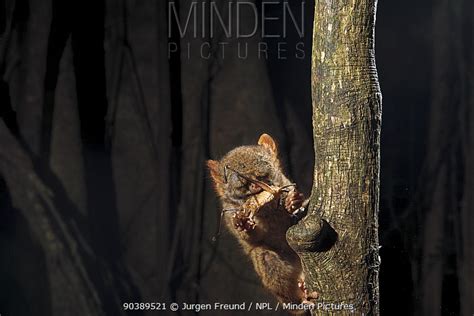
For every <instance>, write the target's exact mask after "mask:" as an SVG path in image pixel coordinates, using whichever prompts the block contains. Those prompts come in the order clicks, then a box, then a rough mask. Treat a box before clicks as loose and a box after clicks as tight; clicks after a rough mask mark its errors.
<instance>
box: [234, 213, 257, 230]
mask: <svg viewBox="0 0 474 316" xmlns="http://www.w3.org/2000/svg"><path fill="white" fill-rule="evenodd" d="M232 218H233V221H234V226H235V228H236V229H238V230H239V231H250V230H253V229H254V228H255V221H254V220H253V218H251V217H250V216H249V215H248V214H246V213H245V212H242V211H239V212H236V213H234V215H232Z"/></svg>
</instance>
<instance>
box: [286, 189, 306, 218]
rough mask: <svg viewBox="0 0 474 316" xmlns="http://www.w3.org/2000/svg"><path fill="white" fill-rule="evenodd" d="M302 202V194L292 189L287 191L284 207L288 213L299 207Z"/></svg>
mask: <svg viewBox="0 0 474 316" xmlns="http://www.w3.org/2000/svg"><path fill="white" fill-rule="evenodd" d="M303 202H304V196H303V194H302V193H300V192H298V191H296V190H294V191H291V192H289V193H288V195H287V197H286V199H285V209H286V210H287V211H289V212H290V213H291V212H293V211H295V210H297V209H299V208H300V207H301V206H302V205H303Z"/></svg>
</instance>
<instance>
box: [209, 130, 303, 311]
mask: <svg viewBox="0 0 474 316" xmlns="http://www.w3.org/2000/svg"><path fill="white" fill-rule="evenodd" d="M277 153H278V151H277V145H276V143H275V141H274V140H273V139H272V138H271V136H269V135H267V134H263V135H262V136H260V139H259V141H258V145H251V146H241V147H237V148H235V149H233V150H231V151H230V152H229V153H227V154H226V155H225V156H224V157H223V158H222V159H221V160H220V161H215V160H209V161H208V162H207V165H208V167H209V171H210V175H211V178H212V180H213V183H214V187H215V190H216V192H217V195H218V196H219V198H220V200H221V203H222V207H223V209H224V210H233V211H231V212H226V213H225V216H224V221H225V223H226V226H227V228H228V229H229V231H230V232H231V233H232V234H233V235H234V236H235V237H236V238H237V240H238V241H239V242H240V244H241V245H242V248H243V250H244V252H245V253H246V254H247V255H248V256H249V257H250V259H251V260H252V263H253V266H254V268H255V271H256V272H257V274H258V275H259V277H260V279H261V280H262V283H263V285H264V286H265V287H266V288H267V289H268V290H270V292H272V293H273V294H274V295H275V296H276V297H277V298H278V299H279V300H280V301H281V302H285V303H297V304H299V303H301V302H303V301H306V299H307V298H308V297H307V296H306V293H305V292H304V291H303V290H302V289H301V288H300V287H298V282H299V281H301V280H302V278H303V276H302V268H301V262H300V259H299V257H298V256H297V254H296V253H295V252H294V251H293V250H292V249H291V248H290V246H289V245H288V243H287V241H286V237H285V236H286V231H287V230H288V228H289V227H290V226H291V225H292V224H293V216H292V211H293V210H294V208H295V207H296V208H299V207H300V206H301V203H302V195H301V194H300V193H298V192H297V191H296V190H295V189H293V192H290V193H286V192H285V193H282V194H281V195H280V196H274V197H273V196H272V195H271V194H269V196H270V199H269V200H268V201H267V200H265V201H266V202H265V203H263V204H262V205H258V207H256V209H251V205H252V204H251V203H254V204H255V203H257V204H258V198H257V197H262V195H261V194H267V195H268V193H266V192H263V190H262V189H261V188H259V187H258V186H255V184H254V183H252V182H251V181H248V180H246V179H245V178H244V177H247V178H250V179H255V180H259V181H262V182H264V183H266V184H268V185H270V186H272V187H275V188H281V187H283V186H287V185H290V184H291V182H290V180H288V178H287V177H286V176H285V175H284V174H283V171H282V168H281V165H280V161H279V159H278V156H277ZM272 197H273V198H272ZM252 199H254V200H255V201H256V202H254V200H252ZM293 204H294V205H295V206H294V207H293V208H290V206H291V205H293ZM237 215H238V216H237ZM239 216H240V217H243V218H247V217H249V218H251V220H252V222H253V223H254V225H255V228H253V225H241V226H240V228H239V227H238V225H237V224H236V217H239ZM241 227H252V228H250V229H245V228H244V229H242V228H241Z"/></svg>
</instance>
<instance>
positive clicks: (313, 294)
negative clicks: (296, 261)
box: [298, 280, 318, 305]
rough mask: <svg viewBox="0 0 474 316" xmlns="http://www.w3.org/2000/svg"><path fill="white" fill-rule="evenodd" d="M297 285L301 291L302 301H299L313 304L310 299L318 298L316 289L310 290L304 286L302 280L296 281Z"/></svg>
mask: <svg viewBox="0 0 474 316" xmlns="http://www.w3.org/2000/svg"><path fill="white" fill-rule="evenodd" d="M298 287H299V288H300V289H301V291H302V292H303V301H302V302H301V303H303V304H309V305H314V302H312V301H311V300H315V299H317V298H318V292H316V291H312V292H310V291H309V290H308V288H307V287H306V283H305V282H304V281H303V280H299V281H298Z"/></svg>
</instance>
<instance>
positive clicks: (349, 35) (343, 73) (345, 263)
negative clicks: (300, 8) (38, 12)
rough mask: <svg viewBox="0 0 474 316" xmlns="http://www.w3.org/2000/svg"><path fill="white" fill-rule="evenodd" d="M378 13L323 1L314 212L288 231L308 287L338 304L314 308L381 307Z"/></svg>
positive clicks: (316, 37)
mask: <svg viewBox="0 0 474 316" xmlns="http://www.w3.org/2000/svg"><path fill="white" fill-rule="evenodd" d="M375 12H376V1H375V0H354V1H347V0H344V1H334V0H328V1H316V4H315V16H314V21H315V22H314V29H313V53H312V96H313V136H314V148H315V153H316V161H315V169H314V175H313V177H314V182H313V189H312V193H311V197H310V204H309V208H308V215H307V216H306V217H305V218H304V219H303V220H302V221H301V222H300V223H298V224H297V225H295V226H293V227H292V228H291V229H290V230H289V231H288V233H287V238H288V241H289V243H290V245H291V246H292V247H293V248H294V249H295V251H297V253H298V254H299V255H300V257H301V259H302V263H303V267H304V271H305V275H306V283H307V286H308V287H309V289H310V290H316V291H317V292H318V293H319V299H318V302H317V303H333V304H335V305H324V306H321V304H319V305H318V304H317V305H316V308H315V309H314V310H313V314H314V315H318V314H324V315H333V314H337V315H345V314H348V315H349V314H351V315H353V312H354V311H355V312H356V313H357V314H358V315H359V314H364V315H367V314H369V315H377V314H378V312H379V307H378V301H379V292H378V271H379V265H380V258H379V254H378V249H379V243H378V204H379V165H380V155H379V149H380V126H381V93H380V88H379V84H378V78H377V71H376V66H375V50H374V49H375V45H374V35H375V33H374V30H375V28H374V27H375ZM343 304H345V305H343ZM351 304H352V307H353V309H351Z"/></svg>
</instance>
